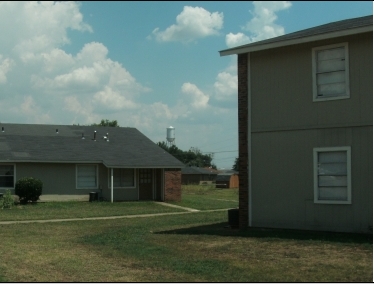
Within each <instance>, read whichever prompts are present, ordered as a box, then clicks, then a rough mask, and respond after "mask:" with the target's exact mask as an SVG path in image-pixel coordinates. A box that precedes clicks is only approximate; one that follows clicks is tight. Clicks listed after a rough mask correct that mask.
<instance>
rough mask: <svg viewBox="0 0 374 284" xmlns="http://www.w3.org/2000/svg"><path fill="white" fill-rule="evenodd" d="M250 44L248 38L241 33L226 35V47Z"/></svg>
mask: <svg viewBox="0 0 374 284" xmlns="http://www.w3.org/2000/svg"><path fill="white" fill-rule="evenodd" d="M249 42H250V38H249V37H247V36H246V35H245V34H243V33H237V34H233V33H229V34H227V35H226V45H227V46H228V47H234V46H239V45H243V44H247V43H249Z"/></svg>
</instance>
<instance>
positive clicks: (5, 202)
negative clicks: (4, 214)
mask: <svg viewBox="0 0 374 284" xmlns="http://www.w3.org/2000/svg"><path fill="white" fill-rule="evenodd" d="M13 205H14V199H13V196H12V194H11V193H10V189H7V190H6V191H5V194H4V196H3V198H2V199H0V207H1V208H4V209H11V208H12V206H13Z"/></svg>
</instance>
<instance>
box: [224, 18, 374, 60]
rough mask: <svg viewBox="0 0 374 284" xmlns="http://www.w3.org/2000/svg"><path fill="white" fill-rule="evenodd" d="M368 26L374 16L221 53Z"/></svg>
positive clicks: (294, 33)
mask: <svg viewBox="0 0 374 284" xmlns="http://www.w3.org/2000/svg"><path fill="white" fill-rule="evenodd" d="M366 26H373V15H369V16H364V17H359V18H353V19H347V20H342V21H338V22H332V23H328V24H324V25H320V26H317V27H312V28H309V29H305V30H301V31H297V32H293V33H289V34H285V35H282V36H278V37H274V38H270V39H266V40H261V41H257V42H254V43H250V44H245V45H241V46H237V47H233V48H229V49H225V50H222V51H220V52H221V53H222V52H228V51H235V50H237V49H244V48H247V47H255V46H261V45H266V44H271V43H276V42H281V41H288V40H294V39H301V38H306V37H311V36H316V35H321V34H326V33H331V32H338V31H344V30H349V29H355V28H361V27H366Z"/></svg>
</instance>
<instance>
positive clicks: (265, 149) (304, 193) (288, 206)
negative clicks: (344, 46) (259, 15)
mask: <svg viewBox="0 0 374 284" xmlns="http://www.w3.org/2000/svg"><path fill="white" fill-rule="evenodd" d="M340 42H348V45H349V66H350V98H349V99H343V100H331V101H322V102H313V95H312V51H311V49H312V48H313V47H317V46H323V45H329V44H334V43H340ZM372 52H373V44H372V34H371V33H370V34H365V35H357V36H350V37H343V38H340V39H338V40H336V39H332V40H324V41H321V42H317V43H307V44H300V45H296V46H292V47H284V48H279V49H276V50H268V51H261V52H253V53H251V54H250V60H249V64H250V74H251V78H250V94H251V116H250V122H251V155H252V161H251V168H252V175H251V176H252V180H251V184H252V225H253V226H259V227H279V228H297V229H311V230H328V231H354V232H369V231H370V229H369V227H370V226H371V227H372V225H373V160H372V157H373V136H372V135H373V132H372V122H373V109H372V107H373V60H372ZM335 146H351V151H352V153H351V154H352V204H350V205H328V204H315V203H314V197H313V194H314V185H313V148H315V147H335Z"/></svg>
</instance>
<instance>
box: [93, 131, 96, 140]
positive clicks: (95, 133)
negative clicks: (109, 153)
mask: <svg viewBox="0 0 374 284" xmlns="http://www.w3.org/2000/svg"><path fill="white" fill-rule="evenodd" d="M93 140H94V141H96V130H95V131H94V139H93Z"/></svg>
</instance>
